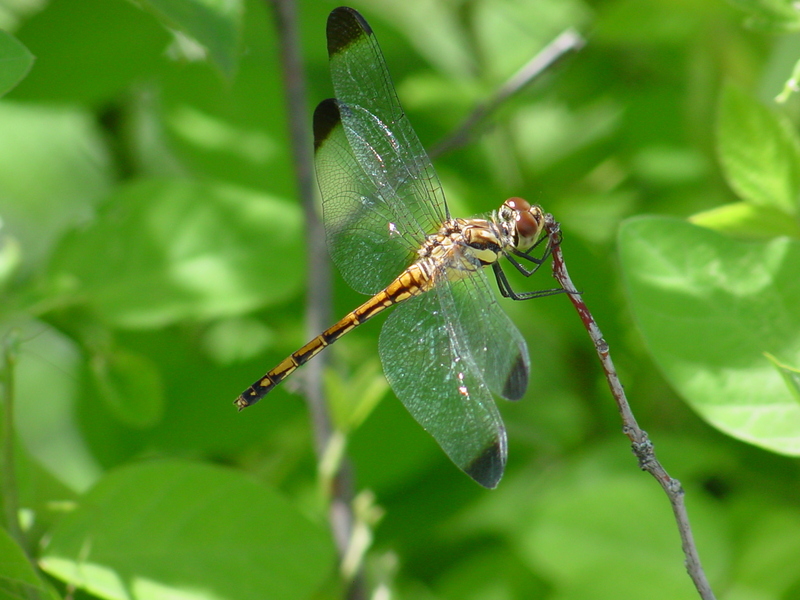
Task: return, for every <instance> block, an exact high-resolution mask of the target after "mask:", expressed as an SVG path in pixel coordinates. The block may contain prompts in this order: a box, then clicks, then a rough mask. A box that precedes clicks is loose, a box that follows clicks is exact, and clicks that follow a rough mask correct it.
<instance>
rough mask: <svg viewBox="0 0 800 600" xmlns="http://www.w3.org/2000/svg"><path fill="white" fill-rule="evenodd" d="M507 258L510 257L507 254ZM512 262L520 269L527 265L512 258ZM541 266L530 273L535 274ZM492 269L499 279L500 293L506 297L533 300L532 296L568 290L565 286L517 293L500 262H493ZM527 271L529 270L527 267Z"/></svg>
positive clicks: (549, 294)
mask: <svg viewBox="0 0 800 600" xmlns="http://www.w3.org/2000/svg"><path fill="white" fill-rule="evenodd" d="M506 258H509V257H508V256H507V257H506ZM509 260H511V259H510V258H509ZM511 264H513V265H514V266H516V267H517V268H518V269H519V268H522V269H525V267H524V266H522V265H521V264H519V263H518V262H517V261H514V260H511ZM539 266H541V265H537V267H536V268H534V269H533V270H532V271H531V273H530V274H533V272H534V271H536V269H538V268H539ZM492 271H494V277H495V279H496V280H497V287H498V288H499V289H500V294H501V295H502V296H503V297H504V298H511V299H512V300H531V299H532V298H544V297H545V296H555V295H556V294H564V293H566V292H567V290H565V289H564V288H553V289H550V290H536V291H535V292H520V293H517V292H515V291H514V290H513V288H512V287H511V284H510V283H509V281H508V277H506V274H505V272H504V271H503V268H502V267H501V266H500V264H499V263H497V262H495V263H492ZM525 271H527V269H526V270H525ZM525 271H522V273H523V275H524V274H525Z"/></svg>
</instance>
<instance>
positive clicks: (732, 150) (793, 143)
mask: <svg viewBox="0 0 800 600" xmlns="http://www.w3.org/2000/svg"><path fill="white" fill-rule="evenodd" d="M717 132H718V133H717V135H718V137H719V154H720V162H721V164H722V166H723V167H724V169H725V175H726V177H727V179H728V182H729V183H730V186H731V187H732V188H733V189H734V190H735V191H736V193H737V194H739V195H740V196H741V197H742V199H744V200H746V201H748V202H751V203H753V204H755V205H757V206H764V207H767V208H776V209H778V210H781V211H783V212H785V213H787V214H790V215H794V214H796V213H797V210H798V201H800V142H798V139H797V134H796V133H795V132H794V131H793V129H792V127H791V125H789V124H788V123H786V122H784V121H783V120H782V119H781V118H779V117H778V115H776V114H775V113H773V112H772V111H770V110H768V109H767V108H766V107H764V106H762V105H761V104H759V103H758V102H757V101H756V100H754V99H752V98H749V97H748V96H747V95H746V94H744V93H743V92H742V91H740V90H738V89H736V88H735V87H733V86H726V87H725V88H724V89H723V93H722V98H721V101H720V111H719V122H718V126H717Z"/></svg>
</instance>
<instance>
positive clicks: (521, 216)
mask: <svg viewBox="0 0 800 600" xmlns="http://www.w3.org/2000/svg"><path fill="white" fill-rule="evenodd" d="M526 204H527V202H526ZM528 208H530V205H528ZM541 228H542V226H541V223H540V222H539V220H538V219H537V218H536V216H534V214H533V213H531V212H527V211H526V212H519V213H517V233H518V235H519V237H520V239H525V240H532V241H533V240H535V239H536V238H537V237H539V232H540V231H541Z"/></svg>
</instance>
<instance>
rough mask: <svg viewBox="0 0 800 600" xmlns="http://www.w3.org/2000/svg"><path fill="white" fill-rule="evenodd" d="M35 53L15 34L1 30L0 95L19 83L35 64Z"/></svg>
mask: <svg viewBox="0 0 800 600" xmlns="http://www.w3.org/2000/svg"><path fill="white" fill-rule="evenodd" d="M33 61H34V58H33V54H31V53H30V52H29V51H28V49H27V48H26V47H25V46H24V45H23V44H21V43H20V42H19V41H18V40H17V39H16V38H15V37H14V36H13V35H11V34H9V33H6V32H5V31H2V30H0V96H2V95H3V94H5V93H6V92H8V90H11V89H13V88H14V86H15V85H17V84H18V83H19V82H20V80H21V79H22V78H23V77H25V75H27V74H28V71H30V70H31V66H33Z"/></svg>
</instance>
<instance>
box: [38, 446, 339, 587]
mask: <svg viewBox="0 0 800 600" xmlns="http://www.w3.org/2000/svg"><path fill="white" fill-rule="evenodd" d="M123 548H124V551H120V549H123ZM333 559H334V553H333V547H332V545H331V542H330V540H329V536H328V533H327V531H326V530H325V528H324V527H320V526H319V525H317V524H313V523H311V522H310V521H309V520H308V519H306V518H305V517H304V516H302V515H301V514H300V513H299V512H298V511H297V510H295V509H294V508H293V507H292V506H291V505H290V504H289V503H288V502H287V501H286V500H284V499H283V498H281V497H280V496H279V495H277V494H275V493H274V492H271V491H270V490H269V489H268V488H265V487H263V486H260V485H259V484H257V483H255V482H253V481H251V480H249V479H248V478H246V477H243V476H242V475H239V474H237V473H234V472H231V471H227V470H224V469H219V468H213V467H209V466H205V465H201V464H192V463H190V462H184V461H168V462H154V463H152V462H151V463H142V464H138V465H132V466H129V467H127V468H123V469H119V470H117V471H114V472H112V473H109V474H108V475H107V476H106V477H104V478H103V479H102V480H101V481H100V482H98V484H97V485H96V486H95V487H94V488H93V489H92V490H91V491H90V492H89V493H88V494H86V495H85V496H84V497H83V499H82V501H81V503H80V504H79V507H78V509H77V510H76V511H75V512H74V513H72V514H70V515H69V516H68V517H67V518H65V519H64V520H63V521H62V523H61V524H60V525H59V527H58V528H57V529H56V530H55V531H54V533H53V538H52V540H51V541H50V543H49V544H48V546H47V548H46V550H45V552H44V556H43V557H42V559H41V563H42V566H43V568H44V569H45V570H46V571H47V572H49V573H51V574H53V575H56V576H58V577H59V578H61V579H64V580H65V581H68V582H70V583H72V584H73V585H75V586H78V587H80V588H82V589H86V590H88V591H90V592H92V593H94V594H97V595H99V596H100V597H102V598H108V599H110V600H123V599H130V598H133V599H136V600H150V599H155V598H165V597H167V596H168V595H169V594H175V593H179V592H178V590H180V589H182V588H184V586H185V585H186V582H187V581H192V582H193V584H192V585H191V586H190V587H191V588H193V591H191V592H189V593H190V594H191V597H192V598H196V599H198V600H200V599H202V598H208V599H211V598H221V597H232V598H241V599H242V600H248V599H251V598H252V599H255V598H265V597H268V598H275V599H276V600H280V599H286V600H296V599H301V598H308V597H310V596H311V593H312V591H313V590H314V589H316V588H317V587H318V586H319V585H320V583H321V582H322V580H324V579H325V578H326V577H328V576H329V575H330V573H331V569H332V567H333Z"/></svg>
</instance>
